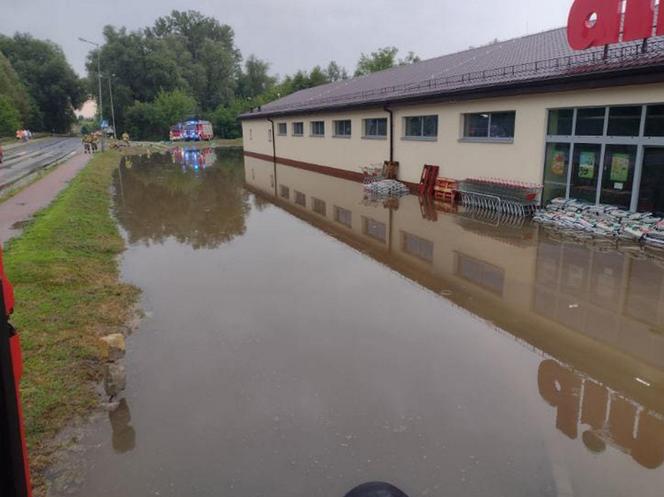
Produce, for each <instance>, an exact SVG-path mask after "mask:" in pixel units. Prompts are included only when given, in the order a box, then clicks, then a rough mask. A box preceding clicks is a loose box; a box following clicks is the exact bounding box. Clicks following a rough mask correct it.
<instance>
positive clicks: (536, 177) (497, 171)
mask: <svg viewBox="0 0 664 497" xmlns="http://www.w3.org/2000/svg"><path fill="white" fill-rule="evenodd" d="M662 102H664V85H661V84H652V85H639V86H623V87H617V88H602V89H595V90H583V91H568V92H558V93H545V94H538V95H523V96H516V97H503V98H495V99H478V100H472V101H462V102H457V103H438V104H423V105H412V106H403V105H401V106H397V105H394V106H392V108H393V110H394V159H395V160H397V161H399V163H400V179H402V180H403V181H409V182H413V183H416V182H419V179H420V175H421V172H422V166H423V165H424V164H434V165H438V166H440V168H441V169H440V175H441V176H444V177H450V178H454V179H463V178H468V177H473V176H483V177H498V178H503V179H512V180H519V181H529V182H534V183H541V182H542V172H543V165H544V164H543V163H544V147H545V138H546V136H545V135H546V120H547V110H548V109H551V108H561V107H588V106H605V105H621V104H646V103H662ZM498 111H516V122H515V136H514V140H513V142H511V143H490V142H480V143H477V142H466V141H464V140H463V139H462V132H463V115H464V114H465V113H472V112H498ZM420 115H437V116H438V137H437V139H436V140H435V141H422V140H408V139H404V138H403V135H404V133H403V119H404V118H405V117H407V116H420ZM387 116H388V113H387V112H386V111H384V110H383V109H373V110H371V109H366V110H356V111H349V112H335V113H321V114H308V115H301V116H288V117H287V118H283V119H280V118H275V124H276V123H279V122H285V123H287V124H288V136H276V150H277V156H278V157H282V158H287V159H293V160H298V161H301V162H307V163H312V164H318V165H323V166H330V167H336V168H339V169H345V170H350V171H356V172H359V171H360V167H361V166H364V165H370V164H380V163H382V162H383V161H384V160H387V159H388V158H389V140H388V139H384V140H376V139H365V138H363V137H362V135H363V123H362V121H363V119H366V118H372V117H387ZM337 119H351V120H352V137H351V138H350V139H348V138H335V137H333V133H334V123H333V122H334V120H337ZM318 120H323V121H325V137H323V138H319V137H311V136H310V123H311V121H318ZM293 122H303V123H304V136H303V137H294V136H292V123H293ZM269 129H270V123H269V122H268V121H267V120H264V119H263V120H246V121H243V133H244V146H245V150H247V151H251V152H258V153H263V154H266V155H271V154H272V143H271V141H270V138H269V137H268V131H267V130H269Z"/></svg>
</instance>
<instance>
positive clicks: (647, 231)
mask: <svg viewBox="0 0 664 497" xmlns="http://www.w3.org/2000/svg"><path fill="white" fill-rule="evenodd" d="M533 221H535V222H537V223H540V224H543V225H544V226H548V227H552V228H555V229H559V230H563V231H570V232H577V233H578V232H581V233H585V234H587V235H590V236H597V237H607V238H621V239H627V240H635V241H639V242H642V243H645V244H647V245H651V246H653V247H663V248H664V220H663V219H662V218H661V217H658V216H655V215H653V214H652V213H649V212H645V213H644V212H637V213H633V212H629V211H626V210H623V209H620V208H618V207H615V206H613V205H602V204H600V205H595V204H589V203H586V202H582V201H579V200H574V199H570V200H566V199H564V198H556V199H554V200H552V201H551V203H550V204H549V205H547V206H546V208H544V209H540V210H538V211H537V212H536V213H535V215H534V216H533Z"/></svg>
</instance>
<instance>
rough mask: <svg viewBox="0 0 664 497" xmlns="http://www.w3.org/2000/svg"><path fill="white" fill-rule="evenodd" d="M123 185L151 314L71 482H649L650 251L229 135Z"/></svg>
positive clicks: (420, 492) (175, 488) (660, 319)
mask: <svg viewBox="0 0 664 497" xmlns="http://www.w3.org/2000/svg"><path fill="white" fill-rule="evenodd" d="M245 180H246V184H245ZM115 191H116V194H115V206H116V213H117V217H118V219H119V221H120V224H121V226H122V228H123V229H124V231H125V233H126V237H127V240H128V244H129V249H128V251H127V252H126V253H125V255H124V257H123V274H124V277H125V278H126V280H128V281H130V282H132V283H134V284H136V285H138V286H139V287H140V288H142V290H143V292H144V293H143V302H142V303H143V306H144V309H145V312H146V315H147V316H146V318H145V319H144V320H143V322H142V324H141V326H140V328H139V329H138V331H137V332H136V333H135V334H134V335H133V336H132V337H131V338H130V339H129V349H128V354H127V359H126V366H127V370H128V374H129V382H128V388H127V391H126V392H125V395H124V400H123V403H122V405H121V408H120V409H119V410H118V411H117V412H115V413H113V414H111V415H110V416H108V415H104V416H102V417H100V418H98V419H97V420H95V421H94V422H93V423H92V424H91V426H90V427H89V429H88V430H87V432H86V434H85V436H83V438H82V439H81V447H80V448H79V450H80V455H79V459H78V463H77V464H78V466H77V467H78V468H79V469H80V475H78V477H77V478H75V479H76V480H78V483H79V484H78V485H73V486H70V487H68V489H67V490H66V492H67V493H71V494H72V495H76V496H81V497H82V496H85V497H139V496H140V497H143V496H152V495H159V496H162V497H166V496H179V497H184V496H187V497H193V496H197V497H198V496H200V497H208V496H209V497H212V496H215V497H218V496H240V497H260V496H264V497H267V496H270V497H291V496H293V497H295V496H297V497H305V496H306V497H311V496H325V497H344V496H345V495H346V493H347V492H349V491H350V490H351V489H352V488H354V487H356V486H358V485H360V484H362V483H365V482H371V481H386V482H389V483H391V484H393V485H395V486H396V487H399V488H400V489H401V490H402V491H403V492H405V493H406V494H407V495H408V496H410V497H415V496H425V495H428V496H441V497H447V496H452V497H461V496H468V497H476V496H482V497H484V496H485V497H496V496H505V497H507V496H509V497H517V496H523V497H533V496H566V497H567V496H601V497H610V496H625V497H636V496H639V497H647V496H652V497H661V495H662V493H663V492H664V466H663V464H662V463H663V462H664V417H663V415H664V396H663V395H662V394H663V389H664V326H663V323H664V305H663V302H664V300H663V299H664V263H663V262H662V260H664V259H661V260H660V259H658V257H657V254H652V255H647V254H644V253H643V252H641V251H640V250H639V249H638V247H633V246H625V247H616V246H615V245H608V246H607V245H605V244H588V243H577V242H573V241H563V240H561V239H556V237H555V236H553V235H551V234H547V232H546V231H544V230H543V229H539V228H538V227H536V226H532V225H530V224H525V225H519V224H514V223H510V222H509V220H498V219H495V218H493V217H491V216H482V215H479V214H476V213H470V212H457V213H452V212H441V211H438V210H436V209H435V206H432V205H429V204H426V203H425V204H422V205H421V204H420V202H419V200H418V198H417V197H413V196H409V197H405V198H402V199H400V200H399V201H398V202H385V203H383V202H372V201H371V200H370V199H365V198H364V195H363V191H362V185H360V184H357V183H352V182H349V181H346V180H343V179H338V178H334V177H330V176H325V175H321V174H317V173H313V172H309V171H304V170H300V169H295V168H292V167H287V166H281V165H278V166H276V167H275V166H274V165H273V164H272V163H268V162H264V161H261V160H258V159H254V158H249V157H246V158H243V157H242V155H241V152H240V151H237V150H229V149H223V150H222V149H219V150H217V151H216V152H215V151H210V152H209V153H203V154H195V153H182V152H179V153H177V154H175V155H174V156H172V157H171V156H169V155H153V156H152V157H150V158H148V157H145V158H136V159H133V160H132V161H131V162H128V163H126V164H124V165H123V166H122V167H121V168H120V171H119V174H118V175H117V177H116V181H115ZM56 476H57V475H56ZM56 487H58V488H60V489H61V490H62V489H63V488H64V487H65V485H64V484H62V482H60V483H59V484H58V485H56ZM58 488H56V489H55V490H54V494H56V495H58V493H57V492H58ZM62 493H65V490H62ZM372 495H374V494H372Z"/></svg>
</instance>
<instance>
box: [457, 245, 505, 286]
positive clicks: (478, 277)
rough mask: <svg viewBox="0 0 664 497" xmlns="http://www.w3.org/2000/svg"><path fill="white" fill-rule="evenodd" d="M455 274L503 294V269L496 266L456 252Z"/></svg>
mask: <svg viewBox="0 0 664 497" xmlns="http://www.w3.org/2000/svg"><path fill="white" fill-rule="evenodd" d="M456 274H457V275H458V276H460V277H461V278H463V279H464V280H466V281H470V282H471V283H474V284H476V285H478V286H480V287H482V288H484V289H486V290H489V291H490V292H493V293H495V294H496V295H502V294H503V288H504V286H505V270H504V269H502V268H500V267H498V266H494V265H493V264H489V263H488V262H484V261H480V260H478V259H475V258H473V257H469V256H467V255H464V254H460V253H457V257H456Z"/></svg>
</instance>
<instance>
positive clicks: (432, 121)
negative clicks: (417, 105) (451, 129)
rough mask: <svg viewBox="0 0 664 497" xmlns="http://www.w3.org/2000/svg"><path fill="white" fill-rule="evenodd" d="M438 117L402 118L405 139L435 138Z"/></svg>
mask: <svg viewBox="0 0 664 497" xmlns="http://www.w3.org/2000/svg"><path fill="white" fill-rule="evenodd" d="M437 136H438V116H415V117H405V118H404V137H405V138H436V137H437Z"/></svg>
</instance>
